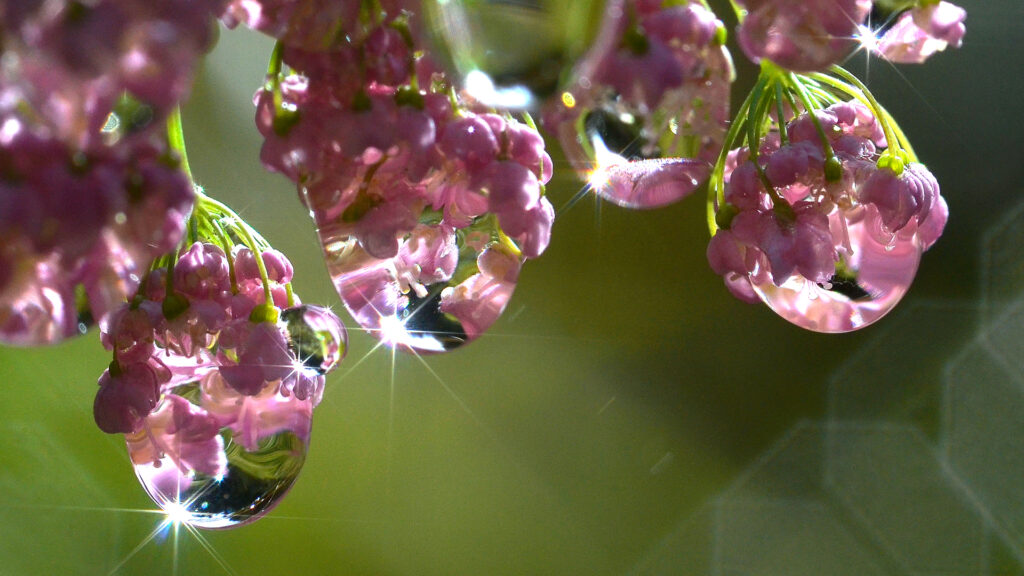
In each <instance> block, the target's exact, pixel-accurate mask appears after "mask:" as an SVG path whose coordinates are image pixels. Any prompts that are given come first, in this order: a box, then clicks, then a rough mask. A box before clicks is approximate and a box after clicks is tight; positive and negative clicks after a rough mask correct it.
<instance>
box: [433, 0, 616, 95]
mask: <svg viewBox="0 0 1024 576" xmlns="http://www.w3.org/2000/svg"><path fill="white" fill-rule="evenodd" d="M603 7H604V0H521V1H517V2H507V1H503V0H447V1H445V2H424V3H423V12H424V26H425V28H426V31H427V34H428V36H429V37H430V38H431V40H432V44H433V47H434V52H433V53H432V55H434V56H436V57H437V58H438V60H439V61H441V62H442V64H443V65H445V67H447V68H448V69H449V71H450V72H451V73H453V74H454V75H455V76H456V77H457V78H458V79H459V83H460V84H461V86H462V88H464V89H465V90H466V92H467V93H469V95H470V96H472V97H473V98H475V99H477V100H478V101H480V102H482V103H484V104H485V105H488V106H497V107H502V108H529V107H532V106H534V105H535V104H536V102H537V100H538V99H541V98H544V97H546V96H548V95H550V94H551V93H553V92H554V91H555V89H556V88H557V86H558V81H559V78H560V76H561V75H562V71H563V69H564V68H565V67H567V66H570V65H572V63H573V62H574V61H575V59H576V58H577V57H579V56H580V55H581V54H582V53H583V50H584V49H585V47H586V46H587V45H588V44H589V39H590V38H591V36H592V35H593V33H594V31H595V28H596V25H595V24H596V23H597V22H598V21H599V20H600V16H601V14H602V12H603Z"/></svg>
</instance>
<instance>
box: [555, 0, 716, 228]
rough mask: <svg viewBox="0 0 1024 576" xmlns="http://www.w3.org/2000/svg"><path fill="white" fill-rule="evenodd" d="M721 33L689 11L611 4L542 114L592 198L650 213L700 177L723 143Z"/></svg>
mask: <svg viewBox="0 0 1024 576" xmlns="http://www.w3.org/2000/svg"><path fill="white" fill-rule="evenodd" d="M719 28H721V22H719V21H718V20H717V19H716V18H715V17H714V15H713V14H712V13H711V12H710V11H708V10H706V9H704V8H703V7H701V6H699V5H697V4H696V3H693V4H691V5H688V6H670V7H666V8H661V7H660V6H657V7H655V6H654V5H652V4H651V3H641V2H637V1H635V0H615V1H614V2H611V3H609V8H608V10H607V13H606V18H605V20H604V24H603V25H602V27H601V31H600V33H599V34H598V37H597V41H596V42H595V43H594V45H593V46H592V47H591V48H590V50H589V51H588V52H587V54H586V56H585V57H584V58H583V59H582V60H581V61H580V63H579V64H578V65H577V66H576V68H575V69H574V71H573V74H572V77H571V81H570V82H569V83H568V84H567V85H566V87H565V88H564V91H563V92H562V95H561V98H560V99H559V100H558V101H555V102H552V103H551V104H550V105H548V106H547V107H546V109H545V113H544V123H545V125H546V126H547V127H548V128H549V129H550V130H552V131H554V132H555V133H557V134H558V138H559V141H560V143H561V144H562V148H563V150H564V151H565V154H566V157H567V158H568V159H569V162H570V163H571V164H572V165H573V167H574V168H575V169H576V171H577V172H578V173H579V175H580V177H581V178H582V179H584V180H585V181H586V182H587V183H588V185H589V187H590V189H591V190H592V191H593V192H594V193H595V194H597V195H599V196H601V197H603V198H604V199H606V200H608V201H610V202H613V203H615V204H619V205H621V206H625V207H629V208H654V207H658V206H663V205H665V204H669V203H671V202H674V201H676V200H679V199H680V198H682V197H684V196H686V195H687V194H689V193H690V192H692V191H694V190H695V189H696V188H697V187H698V186H699V185H700V183H701V182H703V181H704V180H705V179H707V177H708V175H709V174H710V164H711V163H712V162H714V160H715V159H716V157H717V155H718V152H719V150H720V148H721V144H722V141H723V139H724V137H725V131H726V127H727V122H728V119H729V118H728V116H729V88H730V85H731V82H732V77H733V68H732V63H731V61H730V60H729V56H728V53H727V52H726V51H725V48H724V47H723V46H722V45H721V43H720V40H719V39H718V38H719V35H718V34H717V31H718V30H719ZM655 159H657V160H658V161H657V162H654V161H653V160H655Z"/></svg>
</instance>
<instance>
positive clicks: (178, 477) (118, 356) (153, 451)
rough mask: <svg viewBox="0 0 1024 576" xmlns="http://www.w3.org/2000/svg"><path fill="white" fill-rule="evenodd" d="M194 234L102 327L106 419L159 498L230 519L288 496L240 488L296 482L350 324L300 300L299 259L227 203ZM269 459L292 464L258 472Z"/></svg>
mask: <svg viewBox="0 0 1024 576" xmlns="http://www.w3.org/2000/svg"><path fill="white" fill-rule="evenodd" d="M190 228H191V229H193V230H195V233H194V234H193V235H195V236H196V238H194V239H193V242H192V244H190V245H183V246H181V247H180V248H179V249H177V250H175V251H172V252H171V253H169V254H167V255H165V256H163V257H162V258H160V259H158V260H157V261H156V262H155V263H154V265H153V268H152V269H151V270H150V271H149V273H148V274H146V276H145V278H144V279H143V282H142V285H141V287H140V289H139V292H138V294H137V295H136V296H135V297H134V298H133V299H132V300H131V301H130V302H127V303H125V304H124V305H122V306H121V307H120V308H118V309H116V310H115V311H113V312H112V313H111V314H110V316H109V317H108V318H107V319H106V320H105V321H104V322H102V323H101V335H102V341H103V344H104V346H105V347H106V348H107V349H108V350H112V351H113V355H114V358H113V361H112V362H111V363H110V366H109V368H108V369H107V370H106V371H104V373H103V375H102V376H101V377H100V379H99V385H100V387H99V391H98V392H97V394H96V401H95V404H94V414H95V418H96V423H97V425H98V426H99V427H100V429H101V430H103V431H104V432H108V433H122V434H125V435H126V437H127V441H128V452H129V456H130V458H131V461H132V463H133V465H134V466H135V469H136V473H137V474H138V476H139V478H140V480H141V481H142V483H143V485H144V486H145V488H146V489H147V491H148V492H149V493H150V495H151V496H153V498H154V499H155V500H156V501H157V502H158V503H160V504H161V505H165V506H166V505H168V504H174V505H176V506H181V507H184V509H185V510H186V511H188V512H189V513H190V514H192V515H193V518H192V523H194V524H196V525H199V526H205V527H218V526H229V525H234V524H237V523H241V522H244V521H247V520H249V519H253V518H256V517H258V516H259V515H261V514H262V513H264V512H266V511H267V510H269V508H270V507H271V506H272V505H273V504H274V503H275V502H276V501H277V498H276V497H266V494H263V495H262V496H259V498H258V502H257V504H258V505H256V506H251V505H252V504H253V503H254V502H253V501H252V500H251V498H250V497H248V496H246V495H238V494H234V493H231V492H232V491H233V490H235V487H237V486H239V485H245V484H247V483H248V484H252V483H253V482H263V483H267V482H273V483H275V485H277V488H276V489H275V491H274V494H275V495H277V494H283V493H284V491H286V490H287V487H288V486H290V485H291V483H292V482H293V481H294V479H295V476H296V474H297V473H298V470H299V467H300V466H301V464H302V460H303V459H304V457H305V452H306V447H307V445H308V443H309V436H310V430H311V426H312V416H313V408H315V407H316V405H317V404H319V402H320V399H321V398H322V395H323V389H324V378H325V374H326V373H327V372H328V371H330V370H331V369H333V368H334V367H335V366H337V364H338V363H339V362H340V361H341V359H342V357H343V356H344V353H345V347H346V341H347V340H346V332H345V328H344V326H343V325H342V324H341V322H340V321H339V320H338V318H337V317H336V316H334V314H333V313H331V312H330V311H329V310H327V309H323V308H320V307H317V306H310V305H301V304H300V303H299V302H298V298H297V297H296V296H295V294H294V293H293V292H292V290H291V280H292V274H293V271H292V265H291V263H290V262H289V261H288V259H287V258H286V257H285V256H284V254H282V253H280V252H278V251H276V250H274V249H272V248H270V247H269V246H268V245H267V244H266V242H265V241H264V240H263V239H262V238H260V237H259V235H258V234H256V233H255V231H253V230H251V229H249V228H248V227H247V226H246V225H245V224H244V223H242V222H240V221H239V220H238V219H237V216H234V215H233V214H232V213H230V211H229V210H228V209H227V208H226V207H224V206H223V205H220V204H217V203H216V202H214V201H213V200H211V199H209V198H206V197H205V196H202V195H200V197H199V202H198V205H197V208H196V214H194V215H193V217H192V220H191V221H190ZM209 232H214V233H213V234H208V233H209ZM204 236H209V237H204ZM271 457H276V458H278V459H280V460H283V461H284V463H286V464H287V466H283V468H282V467H281V466H270V467H259V466H255V464H256V463H258V462H259V461H260V460H261V459H262V458H271ZM279 464H280V462H279ZM282 470H284V471H282ZM227 496H230V498H228V497H227ZM256 496H257V495H253V496H252V498H256ZM225 502H230V504H225Z"/></svg>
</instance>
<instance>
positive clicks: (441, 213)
mask: <svg viewBox="0 0 1024 576" xmlns="http://www.w3.org/2000/svg"><path fill="white" fill-rule="evenodd" d="M373 4H374V3H366V5H373ZM379 8H381V7H380V6H377V7H376V8H375V9H374V10H373V11H372V12H371V13H370V14H371V19H370V20H369V21H368V22H367V21H364V20H361V21H360V22H362V23H363V26H362V27H361V28H360V29H359V32H358V33H355V32H352V33H350V34H348V35H346V37H345V39H342V40H338V41H336V42H335V43H333V44H331V45H329V46H327V47H326V48H325V49H320V50H316V51H314V50H310V49H307V46H306V45H304V44H299V45H295V44H291V43H289V42H290V41H289V39H290V36H289V35H287V34H284V35H282V36H281V43H279V44H278V50H277V51H276V52H275V55H274V59H273V61H272V63H271V69H270V73H269V76H268V81H267V86H266V87H265V88H264V89H262V90H261V91H260V92H259V93H257V95H256V107H257V115H256V122H257V126H258V127H259V129H260V132H261V133H262V134H263V136H264V138H265V143H264V145H263V149H262V159H263V162H264V164H265V165H266V166H267V167H268V168H269V169H271V170H273V171H276V172H280V173H282V174H284V175H286V176H287V177H288V178H289V179H291V180H292V181H294V182H295V183H296V185H297V187H298V190H299V193H300V196H301V198H302V200H303V201H304V202H305V203H306V205H307V206H308V207H309V209H310V211H311V213H312V214H313V218H314V220H315V221H316V226H317V229H318V232H319V234H320V239H321V241H322V243H323V248H324V256H325V258H326V260H327V267H328V270H329V272H330V274H331V276H332V278H333V279H334V283H335V286H336V287H337V290H338V293H339V294H340V296H341V299H342V302H344V303H345V306H346V307H347V308H348V310H349V312H350V313H351V314H352V316H353V317H354V318H355V320H356V321H357V322H358V323H359V324H360V325H361V326H362V327H364V328H366V329H367V330H370V331H372V333H374V334H375V335H377V336H378V337H379V338H381V339H382V340H384V341H385V342H387V343H388V344H390V345H392V346H399V347H402V348H406V349H411V350H416V351H420V352H442V351H445V350H448V349H451V348H454V347H457V346H459V345H461V344H463V343H465V342H467V341H470V340H473V339H474V338H476V337H477V336H479V335H480V333H482V332H483V331H484V330H486V329H487V328H488V327H489V326H490V325H491V324H493V323H494V321H495V320H496V319H497V317H498V316H499V315H500V314H501V312H502V310H503V309H504V308H505V306H506V303H507V302H508V300H509V298H510V297H511V295H512V291H513V289H514V288H515V284H516V281H517V279H518V275H519V270H520V267H521V266H522V263H523V261H524V260H526V259H530V258H536V257H537V256H539V255H540V254H541V253H542V252H543V251H544V249H545V248H546V247H547V245H548V242H549V240H550V236H551V225H552V222H553V220H554V209H553V208H552V206H551V203H550V202H549V201H548V199H547V198H546V197H545V196H544V184H545V183H546V182H547V181H548V180H549V179H550V178H551V174H552V163H551V159H550V157H549V156H548V154H547V153H546V152H545V151H544V140H543V139H542V138H541V136H540V135H539V134H538V133H537V131H536V129H535V128H534V127H533V126H532V125H530V124H529V123H528V122H529V120H528V119H527V123H526V124H524V123H523V122H520V121H519V120H516V119H515V118H513V117H512V116H510V115H508V114H498V113H494V112H489V111H486V110H483V109H481V108H479V107H478V106H473V105H472V104H471V103H468V102H463V101H461V100H460V99H459V98H457V97H456V96H454V95H453V94H454V93H453V92H452V90H451V89H450V87H449V86H448V84H447V81H446V80H445V76H444V74H443V73H441V72H438V71H436V70H434V69H433V68H432V66H431V64H430V62H429V61H428V60H427V59H426V58H425V57H422V56H420V55H418V50H419V46H418V44H417V41H416V40H415V36H414V34H413V33H412V31H411V28H410V26H409V19H410V18H411V17H412V16H411V15H410V14H409V13H408V12H402V13H398V15H397V16H396V13H395V12H393V11H388V12H384V11H379V10H377V9H379ZM269 28H271V29H275V28H274V27H273V26H270V27H269ZM261 29H262V28H261ZM282 64H283V65H286V66H287V67H288V68H289V69H290V70H291V72H290V73H288V74H285V73H284V72H283V71H282V70H281V68H282ZM421 83H423V84H422V85H421Z"/></svg>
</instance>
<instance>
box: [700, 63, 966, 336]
mask: <svg viewBox="0 0 1024 576" xmlns="http://www.w3.org/2000/svg"><path fill="white" fill-rule="evenodd" d="M839 73H840V74H844V75H845V73H842V72H839ZM771 74H774V75H771ZM813 78H817V80H814V79H813ZM849 78H852V77H849ZM843 97H846V98H853V99H852V100H848V101H844V100H841V98H843ZM776 98H782V100H781V101H780V100H776ZM858 98H859V99H858ZM861 100H863V101H864V102H861ZM746 107H747V109H748V110H749V109H750V108H753V109H755V110H758V111H760V115H761V117H758V115H757V114H758V113H757V112H754V113H748V115H747V116H746V120H745V122H746V123H747V124H746V126H745V127H746V128H747V131H746V134H745V137H746V140H747V146H745V147H742V148H737V149H734V150H731V151H730V152H729V153H728V155H727V156H726V157H725V162H724V163H722V164H721V165H720V169H721V172H720V173H718V174H716V175H715V179H713V181H712V190H713V192H715V193H717V196H716V197H715V198H714V202H715V204H716V205H717V212H716V213H715V219H714V221H713V222H712V223H711V225H712V229H713V230H715V229H717V232H716V233H715V234H714V236H713V237H712V239H711V243H710V244H709V245H708V261H709V262H710V264H711V267H712V269H713V270H714V271H715V273H717V274H721V275H722V276H724V278H725V282H726V285H727V286H728V287H729V289H730V290H731V291H732V292H733V293H734V294H735V295H736V296H737V297H739V298H741V299H743V300H748V301H757V300H758V299H759V297H760V299H763V300H764V301H765V303H767V304H768V305H769V306H770V307H771V308H772V309H773V310H775V311H776V312H777V313H779V314H780V315H781V316H783V317H784V318H786V319H787V320H790V321H791V322H793V323H795V324H797V325H800V326H803V327H804V328H808V329H811V330H817V331H822V332H846V331H850V330H854V329H856V328H859V327H861V326H863V325H866V324H870V323H871V322H873V321H875V320H876V319H878V318H880V317H881V316H882V315H884V314H885V313H887V312H888V311H889V310H891V309H892V307H893V306H895V304H896V303H897V302H898V301H899V299H900V298H901V297H902V296H903V295H904V294H905V293H906V291H907V289H908V288H909V287H910V282H911V281H912V280H913V278H914V274H915V272H916V271H917V264H918V260H919V259H920V254H921V252H922V251H924V250H927V249H928V248H929V247H930V246H931V245H932V244H933V243H934V242H935V240H936V239H937V238H938V237H939V235H940V234H941V233H942V229H943V227H944V226H945V224H946V218H947V215H948V211H947V207H946V203H945V201H944V200H943V198H942V196H940V195H939V186H938V183H937V182H936V181H935V178H934V177H933V176H932V174H931V172H929V171H928V169H927V168H926V167H924V166H923V165H922V164H920V163H918V162H917V160H916V158H915V157H914V156H913V152H912V150H911V149H910V148H909V144H908V143H907V142H906V141H905V139H901V138H902V133H901V132H898V127H897V126H895V125H894V124H893V122H892V120H891V118H889V117H888V116H887V115H886V114H885V112H884V110H882V109H881V108H879V107H877V103H875V102H873V100H872V99H869V98H868V97H867V96H866V95H865V94H864V93H863V92H861V91H860V90H859V89H858V88H856V87H854V86H850V85H848V84H845V83H844V82H843V81H842V80H841V79H839V78H835V77H832V76H826V75H817V76H815V77H811V78H806V77H803V78H802V77H797V76H795V75H793V74H790V73H786V72H784V71H781V70H775V71H773V72H772V73H770V74H766V77H765V80H764V81H762V82H761V83H760V84H759V85H758V86H757V87H756V88H755V90H754V91H753V92H752V93H751V97H750V99H749V100H748V102H747V104H746ZM773 109H774V110H777V111H781V112H782V115H781V116H778V115H777V116H775V118H772V117H770V116H769V115H768V113H769V111H771V110H773ZM787 110H799V111H800V113H799V114H798V115H796V116H795V117H791V118H790V120H789V121H788V123H781V122H778V120H777V118H779V117H782V118H786V117H787V116H786V112H787ZM763 126H767V127H768V129H767V131H766V132H764V133H762V132H761V129H762V127H763ZM735 133H736V132H734V134H735ZM718 178H720V179H721V180H719V179H718Z"/></svg>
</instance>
